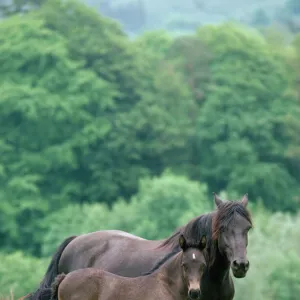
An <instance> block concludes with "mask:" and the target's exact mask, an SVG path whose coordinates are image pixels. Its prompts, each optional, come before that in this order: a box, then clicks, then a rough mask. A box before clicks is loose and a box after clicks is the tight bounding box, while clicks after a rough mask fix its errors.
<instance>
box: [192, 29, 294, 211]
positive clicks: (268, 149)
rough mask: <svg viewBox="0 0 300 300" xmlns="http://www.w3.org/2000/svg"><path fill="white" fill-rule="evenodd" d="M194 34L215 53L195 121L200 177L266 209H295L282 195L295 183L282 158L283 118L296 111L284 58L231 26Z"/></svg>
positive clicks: (289, 200)
mask: <svg viewBox="0 0 300 300" xmlns="http://www.w3.org/2000/svg"><path fill="white" fill-rule="evenodd" d="M198 36H199V38H200V39H202V40H203V41H204V43H206V44H207V45H208V47H209V48H210V49H211V51H212V52H213V55H214V59H213V61H212V63H211V66H210V68H211V84H210V85H209V95H208V97H207V99H206V101H205V103H204V104H203V106H202V107H201V113H200V116H199V119H198V145H199V152H200V165H201V175H202V178H203V180H204V181H206V182H208V183H209V185H210V187H212V188H213V189H219V188H221V189H229V190H233V191H238V192H240V193H244V192H245V191H248V192H250V194H251V195H253V197H254V198H258V197H262V198H263V199H264V201H265V203H266V205H267V207H268V208H271V209H283V210H284V209H294V208H295V207H296V204H295V203H293V200H292V199H291V198H290V197H287V195H288V194H289V193H290V192H291V191H292V192H293V193H295V194H296V193H297V192H298V184H297V180H296V178H295V177H294V176H293V173H292V171H291V169H290V168H289V160H288V159H286V158H285V150H286V146H285V145H286V144H287V143H289V142H290V140H288V139H287V137H286V132H287V126H286V123H285V118H286V116H287V115H288V114H289V113H291V112H293V110H295V109H296V108H297V106H295V102H294V101H292V100H291V99H290V98H289V97H287V95H286V91H287V89H288V86H289V85H288V81H287V74H288V73H287V68H286V66H285V63H284V59H283V58H282V56H281V55H280V54H279V53H277V52H276V51H272V50H271V49H270V48H269V46H268V45H267V44H266V43H265V41H264V40H263V39H262V38H261V37H260V36H257V35H255V34H253V33H251V32H247V31H245V30H242V29H240V28H237V27H236V26H232V25H230V24H228V25H222V26H218V27H217V26H210V27H207V28H203V29H201V30H199V32H198ZM237 74H238V76H237ZM267 74H268V75H267ZM282 103H285V104H284V106H283V104H282ZM225 158H226V159H225ZM237 162H238V163H237ZM225 174H226V175H225ZM262 183H263V184H262ZM274 186H276V192H275V191H274V189H273V187H274Z"/></svg>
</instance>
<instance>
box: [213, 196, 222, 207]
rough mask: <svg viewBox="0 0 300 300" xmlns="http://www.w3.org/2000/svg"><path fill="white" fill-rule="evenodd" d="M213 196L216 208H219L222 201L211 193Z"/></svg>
mask: <svg viewBox="0 0 300 300" xmlns="http://www.w3.org/2000/svg"><path fill="white" fill-rule="evenodd" d="M213 194H214V198H215V203H216V205H217V207H219V206H220V205H221V204H222V203H223V201H222V199H221V198H220V197H219V196H218V195H217V194H216V193H213Z"/></svg>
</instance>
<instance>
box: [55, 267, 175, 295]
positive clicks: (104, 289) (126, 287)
mask: <svg viewBox="0 0 300 300" xmlns="http://www.w3.org/2000/svg"><path fill="white" fill-rule="evenodd" d="M159 277H160V276H159V275H155V274H153V275H148V276H143V277H136V278H129V277H122V276H118V275H115V274H112V273H109V272H106V271H104V270H100V269H94V268H86V269H81V270H76V271H73V272H71V273H69V274H67V275H66V276H65V278H64V279H63V280H62V282H61V284H60V285H59V289H58V300H83V299H84V300H127V299H128V300H140V299H143V300H147V299H149V300H150V299H153V298H156V299H166V300H168V299H170V297H169V295H168V292H167V290H166V289H165V288H164V285H163V284H161V282H160V281H161V280H160V278H159Z"/></svg>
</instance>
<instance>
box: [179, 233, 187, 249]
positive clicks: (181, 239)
mask: <svg viewBox="0 0 300 300" xmlns="http://www.w3.org/2000/svg"><path fill="white" fill-rule="evenodd" d="M179 246H180V248H181V249H182V250H183V251H184V250H185V249H186V240H185V238H184V236H183V235H182V234H181V235H180V237H179Z"/></svg>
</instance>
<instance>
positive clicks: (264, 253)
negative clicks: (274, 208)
mask: <svg viewBox="0 0 300 300" xmlns="http://www.w3.org/2000/svg"><path fill="white" fill-rule="evenodd" d="M253 216H254V218H255V219H254V224H255V227H254V229H253V231H252V232H251V233H250V236H249V247H248V258H249V259H250V269H249V271H248V275H247V278H246V279H245V280H240V279H235V286H236V299H237V300H240V299H243V300H251V299H264V300H268V299H270V300H273V299H280V300H281V299H282V300H283V299H296V298H297V297H298V292H299V278H298V275H297V274H299V272H300V264H299V259H300V255H299V253H298V252H296V251H295V249H299V246H300V239H299V237H300V235H299V225H300V216H299V214H298V215H297V216H290V215H289V214H282V213H276V214H273V215H271V214H270V213H268V212H267V211H266V210H265V209H258V210H253ZM295 297H296V298H295Z"/></svg>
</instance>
